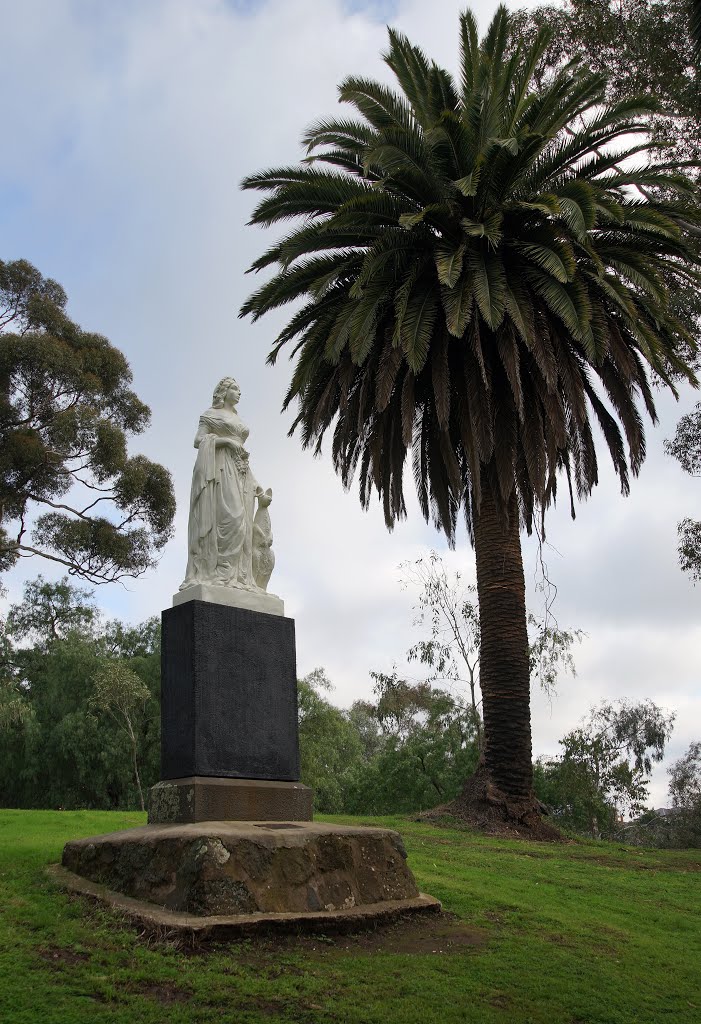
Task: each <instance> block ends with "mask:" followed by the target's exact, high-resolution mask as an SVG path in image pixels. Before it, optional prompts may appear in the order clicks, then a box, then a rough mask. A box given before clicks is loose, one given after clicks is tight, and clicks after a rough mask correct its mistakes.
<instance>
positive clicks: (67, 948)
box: [0, 811, 701, 1024]
mask: <svg viewBox="0 0 701 1024" xmlns="http://www.w3.org/2000/svg"><path fill="white" fill-rule="evenodd" d="M332 820H338V821H346V822H347V821H349V820H350V819H348V818H343V819H341V818H338V819H332ZM355 820H356V821H357V822H359V821H361V820H362V821H363V822H367V823H369V824H370V823H371V824H378V825H387V826H390V827H392V828H397V829H399V830H400V831H401V833H402V835H403V836H404V839H405V841H406V845H407V849H408V851H409V858H410V860H409V863H410V865H411V867H412V868H413V871H414V873H415V875H416V878H417V881H418V883H419V887H420V888H421V889H422V890H423V891H424V892H429V893H431V894H432V895H434V896H437V897H438V898H439V899H440V900H442V901H443V906H444V908H445V910H446V911H449V912H450V913H451V914H452V915H455V917H453V918H450V919H440V918H438V919H430V918H424V919H415V920H414V921H413V922H410V923H409V924H404V923H402V924H400V925H397V926H392V927H387V928H383V929H380V930H378V931H377V932H374V933H371V934H365V935H362V936H359V937H353V936H338V937H335V938H327V937H323V936H317V937H314V936H312V937H309V936H307V937H298V938H296V937H289V938H285V939H282V940H274V939H266V940H262V939H261V940H256V941H247V942H244V943H237V944H231V945H218V946H209V947H201V948H194V949H188V948H178V947H177V946H175V945H172V944H170V945H169V944H166V943H160V944H159V943H157V942H154V940H153V939H149V938H148V937H144V936H140V935H139V932H138V929H136V928H134V927H133V926H130V925H128V924H125V923H124V922H123V921H122V920H121V919H120V917H119V916H118V915H116V914H114V913H112V912H110V911H108V910H106V909H104V908H102V907H99V906H96V905H94V904H90V903H87V902H85V901H83V900H82V899H77V898H70V897H69V896H67V895H66V894H64V893H62V892H61V891H59V890H57V889H56V888H54V887H53V885H52V884H51V883H50V882H49V881H48V880H47V878H46V877H45V875H44V866H45V865H46V864H48V863H50V862H51V861H57V860H59V859H60V855H61V848H62V846H63V843H64V842H66V840H68V839H72V838H76V837H78V836H87V835H93V834H96V833H100V832H111V831H114V830H117V829H120V828H129V827H131V826H134V825H139V824H142V823H143V821H144V816H143V815H141V814H136V813H133V814H123V813H107V812H93V811H75V812H72V811H63V812H61V811H0V1021H2V1022H3V1024H36V1022H41V1024H59V1022H60V1024H73V1022H77V1021H80V1022H83V1021H89V1022H92V1021H95V1022H97V1024H99V1022H107V1021H109V1022H115V1024H117V1022H119V1024H126V1022H132V1021H143V1022H145V1024H151V1022H161V1021H164V1022H165V1021H167V1022H174V1024H181V1022H182V1024H186V1022H187V1024H198V1022H205V1021H206V1022H210V1021H211V1022H214V1021H216V1022H222V1024H228V1022H231V1024H248V1022H253V1021H256V1022H260V1021H270V1020H273V1019H277V1020H281V1021H294V1022H300V1024H322V1022H327V1021H328V1022H333V1021H358V1022H362V1024H409V1022H411V1024H414V1022H415V1024H433V1022H435V1024H452V1022H461V1024H462V1022H471V1021H475V1022H477V1021H479V1022H480V1024H492V1022H509V1024H526V1022H529V1024H541V1022H542V1024H623V1022H636V1024H659V1022H660V1021H667V1020H669V1021H674V1022H675V1024H683V1022H689V1024H692V1022H693V1024H698V1022H699V1021H701V851H675V852H666V851H665V852H661V851H651V850H639V849H634V848H629V847H624V846H619V845H616V844H604V843H576V844H570V845H563V846H560V845H557V846H556V845H546V844H540V843H517V842H514V841H507V840H497V839H486V838H483V837H481V836H475V835H474V834H471V833H468V832H464V831H458V830H454V829H438V828H435V827H434V826H429V825H423V824H416V823H413V822H408V821H405V820H403V819H399V818H383V819H374V820H372V821H370V820H369V819H355Z"/></svg>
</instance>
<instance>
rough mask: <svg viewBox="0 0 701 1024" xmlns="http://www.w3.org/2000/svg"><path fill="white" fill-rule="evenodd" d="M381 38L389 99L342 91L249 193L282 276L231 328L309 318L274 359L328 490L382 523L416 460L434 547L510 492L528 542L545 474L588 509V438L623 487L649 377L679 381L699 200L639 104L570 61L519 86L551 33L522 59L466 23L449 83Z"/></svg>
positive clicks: (358, 89) (500, 38)
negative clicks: (661, 149) (256, 196)
mask: <svg viewBox="0 0 701 1024" xmlns="http://www.w3.org/2000/svg"><path fill="white" fill-rule="evenodd" d="M389 40H390V45H389V50H388V52H387V54H386V55H385V58H384V59H385V61H386V63H387V64H388V65H389V67H390V68H391V69H392V71H393V73H394V75H395V77H396V79H397V82H398V84H399V87H400V90H401V91H399V92H397V91H393V90H392V89H390V88H388V87H387V86H385V85H383V84H380V83H378V82H374V81H370V80H366V79H361V78H348V79H346V80H345V81H344V82H343V83H342V85H341V87H340V99H341V100H342V101H343V102H344V103H348V104H350V105H351V106H352V107H354V108H355V114H354V116H353V117H351V118H348V119H341V120H325V121H321V122H319V123H317V124H315V125H313V126H312V127H311V128H310V129H309V130H308V131H307V133H306V135H305V137H304V142H305V144H306V146H307V151H308V154H309V155H308V157H307V159H306V160H305V161H303V163H302V164H301V165H299V166H294V167H284V168H278V169H272V170H268V171H264V172H262V173H260V174H255V175H252V176H250V177H248V178H246V179H245V181H244V182H243V187H244V188H246V189H257V190H261V191H263V192H265V193H267V195H266V196H265V197H264V198H263V199H262V201H261V202H260V203H259V205H258V206H257V208H256V209H255V211H254V213H253V217H252V220H251V223H253V224H262V225H266V226H268V225H273V224H277V222H279V221H286V220H296V221H297V222H298V223H297V224H296V226H295V228H294V230H293V231H292V232H291V233H290V234H287V235H286V236H284V237H283V238H282V239H281V240H280V241H278V242H276V243H275V244H274V245H273V246H272V247H271V248H270V249H269V250H268V251H267V252H266V253H265V254H264V255H263V256H261V257H260V259H258V260H257V261H256V262H255V263H254V264H253V267H252V268H251V269H252V270H262V269H264V268H267V267H271V266H275V267H276V272H275V274H274V276H273V277H272V279H271V280H269V281H268V282H267V283H266V284H264V285H263V286H262V287H261V288H259V289H258V290H257V291H256V292H255V293H254V294H253V295H251V297H250V298H249V299H248V300H247V301H246V302H245V304H244V305H243V307H242V310H241V315H246V314H251V315H252V316H253V318H254V319H257V318H258V317H260V316H262V315H263V314H264V313H266V312H268V311H269V310H272V309H275V308H277V307H280V306H282V305H283V304H285V303H288V302H292V301H295V300H300V299H301V300H303V302H302V304H301V307H300V308H299V309H298V310H297V311H296V312H295V313H294V314H293V315H292V317H291V319H290V321H289V323H288V324H287V326H286V327H285V328H284V329H283V331H282V332H281V333H280V335H279V337H278V338H277V340H276V342H275V344H274V347H273V349H272V351H271V353H270V356H269V361H271V362H274V360H275V359H276V357H277V355H278V353H279V352H280V350H281V348H282V347H283V346H285V345H287V344H289V343H292V354H293V356H294V357H295V359H296V362H295V367H294V372H293V376H292V381H291V384H290V388H289V391H288V393H287V396H286V399H285V407H287V406H289V405H290V403H292V402H296V403H297V405H298V413H297V416H296V418H295V420H294V423H293V426H292V430H291V432H292V431H294V430H295V429H297V428H299V429H300V430H301V436H302V440H303V443H304V445H305V446H314V447H315V448H316V450H317V451H318V450H320V446H321V441H322V438H323V437H324V435H325V434H326V432H327V430H329V429H331V428H333V429H332V433H333V458H334V464H335V467H336V469H337V471H338V472H339V473H340V475H341V477H342V480H343V482H344V484H345V485H346V486H349V485H350V483H351V481H352V479H353V476H354V474H355V473H356V472H358V473H359V477H360V497H361V501H362V503H363V505H367V504H368V502H369V500H370V497H371V494H372V490H373V488H376V489H377V491H378V492H379V494H380V496H381V498H382V501H383V505H384V512H385V519H386V521H387V524H388V526H390V527H391V525H392V524H393V523H394V522H395V520H396V519H397V518H398V517H402V516H403V515H404V514H405V501H404V491H403V472H404V467H405V464H406V461H407V457H408V455H409V452H410V451H411V456H412V461H413V471H414V479H415V482H416V487H417V491H418V495H419V501H420V504H421V508H422V511H423V514H424V516H425V517H426V518H427V519H428V518H429V516H432V518H433V520H434V522H435V523H436V525H437V526H438V527H439V528H441V529H442V530H444V531H445V533H446V535H447V537H448V539H449V540H450V541H452V540H453V538H454V534H455V528H456V523H457V519H458V515H459V512H460V510H461V509H462V511H463V512H464V515H465V517H466V521H467V526H468V529H469V530H470V531H471V527H472V512H473V508H477V507H479V503H480V501H481V493H482V490H483V488H484V487H485V486H488V487H489V488H490V491H491V493H492V494H493V496H494V500H495V501H496V502H497V503H498V504H499V505H500V507H501V508H503V509H504V510H505V509H506V508H507V507H508V505H509V503H510V502H511V500H512V498H513V495H514V490H515V491H516V495H517V497H518V500H519V506H520V510H521V515H522V518H523V521H524V523H525V525H526V527H527V528H528V529H530V528H531V525H532V521H533V516H534V513H535V511H536V509H540V510H544V509H545V508H546V507H547V506H548V504H549V503H550V502H551V501H552V500H553V498H554V497H555V494H556V482H557V476H558V472H559V471H560V470H563V471H564V472H565V474H566V475H567V479H568V482H569V490H570V495H572V494H573V493H574V492H576V493H577V495H578V496H579V497H583V496H585V495H587V494H588V493H589V492H590V491H591V489H592V487H593V486H594V485H595V484H596V482H597V478H598V466H597V456H596V451H595V430H596V427H597V425H598V428H600V431H601V434H602V436H603V438H604V440H605V444H606V446H607V448H608V451H609V452H610V455H611V458H612V460H613V465H614V467H615V469H616V472H617V473H618V476H619V478H620V482H621V487H622V490H623V491H624V493H625V492H627V490H628V487H629V477H630V474H631V473H633V474H635V473H637V472H638V470H639V468H640V465H641V463H642V460H643V458H644V455H645V439H644V433H643V424H642V418H641V413H640V411H639V407H640V406H644V407H645V409H646V410H647V412H648V413H649V415H650V416H651V418H652V419H653V420H654V419H655V407H654V401H653V396H652V393H651V388H650V384H649V379H648V374H649V372H650V370H652V371H653V372H654V374H655V375H656V376H657V378H658V379H659V380H660V381H661V382H663V383H664V384H665V385H667V386H669V387H670V388H672V389H674V381H675V379H678V378H679V376H680V375H681V376H683V377H686V378H687V379H689V380H691V381H692V382H693V383H696V382H695V379H694V376H693V373H692V372H691V370H690V369H689V368H688V366H687V365H686V364H685V363H684V361H683V359H682V358H681V356H680V354H679V353H680V352H681V351H684V350H686V351H687V352H688V351H689V347H691V349H692V350H693V348H694V342H693V339H692V337H691V336H690V334H689V331H688V329H687V327H686V326H685V325H684V324H682V323H680V322H678V321H677V320H676V319H675V317H674V316H673V315H672V313H671V311H670V308H669V305H668V301H667V300H668V288H669V287H670V285H671V286H672V287H674V284H675V282H680V283H681V282H687V283H688V282H690V281H691V282H694V283H698V282H699V278H700V275H699V262H700V261H699V258H698V257H697V256H696V254H695V252H694V248H693V246H690V244H689V239H688V233H687V229H688V228H689V226H693V225H696V224H698V223H699V222H700V221H701V217H700V215H699V205H698V195H697V189H696V187H695V185H694V184H693V183H692V182H691V181H690V179H689V178H688V177H687V176H686V175H685V173H684V170H683V169H682V168H680V167H679V166H678V165H677V164H675V165H672V164H670V163H665V162H663V161H662V160H660V159H656V158H655V156H654V154H651V150H650V143H649V141H648V139H647V136H646V134H645V123H644V116H645V115H646V114H648V113H649V112H650V111H651V109H653V108H654V104H653V103H651V101H649V100H643V99H627V100H625V101H622V102H618V103H615V104H607V103H606V101H605V98H604V93H605V80H604V79H603V78H602V77H601V76H599V75H595V74H592V73H591V72H589V71H588V70H586V69H585V68H583V67H582V66H580V65H579V64H578V63H577V62H572V63H570V64H568V65H567V67H565V68H564V69H562V70H561V71H560V72H558V73H556V74H554V75H553V76H552V77H551V79H550V80H549V81H548V82H547V83H546V84H545V85H544V86H543V87H542V88H540V89H539V88H537V87H536V85H535V82H534V72H535V69H536V67H537V65H538V61H539V59H540V57H541V56H542V54H543V52H544V50H545V47H546V46H547V43H548V40H549V33H548V31H547V30H543V31H541V32H540V34H539V35H538V37H537V39H536V40H535V42H534V44H533V45H532V46H530V47H526V46H525V45H523V44H522V43H520V42H519V40H518V39H514V38H512V35H511V33H510V28H509V17H508V14H507V12H506V10H505V8H503V7H502V8H500V9H499V10H498V12H497V14H496V16H495V17H494V20H493V21H492V24H491V26H490V28H489V30H488V32H487V35H486V36H485V38H484V39H483V40H482V42H480V41H479V40H478V35H477V26H476V22H475V19H474V17H473V15H472V14H471V13H470V12H469V11H468V12H466V13H464V14H463V15H462V16H461V18H460V76H459V80H458V81H455V80H454V79H453V78H452V77H451V75H450V74H449V73H448V72H447V71H445V70H443V69H442V68H440V67H438V66H437V65H436V64H434V63H432V62H431V61H429V60H428V59H427V57H426V56H425V55H424V54H423V52H422V51H421V50H420V49H419V48H418V47H416V46H414V45H412V44H411V43H410V42H409V41H408V40H407V39H406V38H405V37H404V36H402V35H400V34H399V33H397V32H394V31H392V30H390V33H389ZM300 221H301V223H300Z"/></svg>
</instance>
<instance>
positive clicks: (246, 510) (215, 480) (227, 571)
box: [180, 408, 258, 590]
mask: <svg viewBox="0 0 701 1024" xmlns="http://www.w3.org/2000/svg"><path fill="white" fill-rule="evenodd" d="M247 437H248V428H247V427H246V426H244V424H243V423H242V422H241V420H240V419H239V417H238V416H237V415H236V413H235V412H232V411H230V410H228V409H224V408H221V409H208V410H207V412H205V413H204V414H203V415H202V416H201V417H200V424H199V428H198V430H197V435H196V437H195V447H196V448H197V449H198V451H197V459H196V461H195V468H194V470H193V473H192V491H191V494H190V523H189V530H188V560H187V572H186V574H185V580H184V582H183V583H182V585H181V587H180V589H181V590H183V589H184V588H185V587H190V586H193V585H194V584H196V583H210V584H214V585H216V586H224V587H226V586H229V587H231V586H239V587H240V586H243V587H251V586H254V581H253V574H252V569H251V541H252V529H253V509H254V504H255V495H256V488H257V486H258V484H257V481H256V480H255V478H254V476H253V473H252V472H251V470H250V468H249V466H248V462H247V460H245V459H242V458H241V457H240V455H239V454H238V453H237V452H236V451H235V450H234V449H233V448H232V447H231V446H230V445H217V444H216V440H217V438H230V439H231V440H233V441H234V442H236V444H237V445H238V446H239V447H240V449H241V450H243V444H244V442H245V440H246V438H247Z"/></svg>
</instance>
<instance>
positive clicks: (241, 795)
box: [148, 775, 314, 825]
mask: <svg viewBox="0 0 701 1024" xmlns="http://www.w3.org/2000/svg"><path fill="white" fill-rule="evenodd" d="M313 796H314V794H313V791H312V790H311V789H310V788H309V786H304V785H302V783H301V782H270V781H268V780H267V779H215V778H208V777H206V776H198V775H195V776H192V777H191V778H189V779H171V780H166V781H164V782H158V783H157V784H156V785H155V786H152V787H151V790H150V793H149V809H148V820H149V824H150V825H158V824H171V823H172V824H175V823H177V822H181V823H187V822H196V821H311V820H312V801H313Z"/></svg>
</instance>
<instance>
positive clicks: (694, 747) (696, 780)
mask: <svg viewBox="0 0 701 1024" xmlns="http://www.w3.org/2000/svg"><path fill="white" fill-rule="evenodd" d="M669 792H670V795H671V797H672V807H673V809H674V812H675V813H674V815H672V816H671V819H670V820H669V821H668V825H671V837H669V838H670V839H671V842H672V844H673V845H675V846H701V743H699V742H695V743H691V744H689V749H688V750H687V751H686V753H685V754H684V755H683V756H682V757H680V758H679V759H678V760H677V761H675V762H674V764H672V765H671V767H670V768H669ZM668 831H669V830H668Z"/></svg>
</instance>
